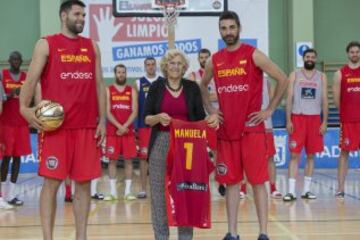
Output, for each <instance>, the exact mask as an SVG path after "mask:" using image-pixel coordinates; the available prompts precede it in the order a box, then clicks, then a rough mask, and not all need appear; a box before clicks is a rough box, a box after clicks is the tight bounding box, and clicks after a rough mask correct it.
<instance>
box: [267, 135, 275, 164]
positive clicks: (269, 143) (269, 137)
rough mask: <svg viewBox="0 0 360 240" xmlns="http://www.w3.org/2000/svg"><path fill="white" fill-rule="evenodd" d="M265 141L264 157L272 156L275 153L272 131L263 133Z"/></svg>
mask: <svg viewBox="0 0 360 240" xmlns="http://www.w3.org/2000/svg"><path fill="white" fill-rule="evenodd" d="M265 141H266V158H269V157H273V156H274V155H275V154H276V148H275V142H274V134H273V133H272V132H267V133H265Z"/></svg>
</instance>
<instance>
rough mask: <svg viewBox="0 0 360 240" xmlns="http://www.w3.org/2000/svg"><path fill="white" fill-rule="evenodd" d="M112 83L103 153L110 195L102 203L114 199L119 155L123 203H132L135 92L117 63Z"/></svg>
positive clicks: (123, 70) (135, 112)
mask: <svg viewBox="0 0 360 240" xmlns="http://www.w3.org/2000/svg"><path fill="white" fill-rule="evenodd" d="M114 74H115V83H114V84H112V85H110V86H109V87H108V88H107V91H106V93H107V94H106V95H107V104H106V106H107V107H106V109H107V111H106V113H107V114H106V115H107V119H108V124H107V130H106V132H107V138H106V154H107V157H108V158H109V159H110V162H109V178H110V179H109V181H110V195H108V196H106V197H105V198H104V200H105V201H112V200H117V199H118V195H117V186H116V181H117V179H116V175H117V161H118V160H119V156H120V155H122V156H123V158H124V164H125V192H124V199H125V200H135V199H136V197H135V196H134V195H133V194H132V193H131V184H132V172H133V166H132V160H133V158H135V157H136V143H135V132H134V123H133V122H134V120H135V118H136V116H137V113H138V103H137V92H136V90H135V89H134V88H132V87H131V86H129V85H127V84H126V67H125V65H123V64H118V65H116V66H115V68H114Z"/></svg>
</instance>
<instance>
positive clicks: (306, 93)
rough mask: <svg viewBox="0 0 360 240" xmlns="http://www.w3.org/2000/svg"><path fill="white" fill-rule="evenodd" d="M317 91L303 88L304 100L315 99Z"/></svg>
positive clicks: (302, 96) (302, 95)
mask: <svg viewBox="0 0 360 240" xmlns="http://www.w3.org/2000/svg"><path fill="white" fill-rule="evenodd" d="M315 97H316V89H315V88H301V98H302V99H315Z"/></svg>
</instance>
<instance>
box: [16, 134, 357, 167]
mask: <svg viewBox="0 0 360 240" xmlns="http://www.w3.org/2000/svg"><path fill="white" fill-rule="evenodd" d="M274 138H275V139H274V140H275V145H276V155H275V156H274V160H275V163H276V166H277V168H287V167H288V162H289V159H290V153H289V150H288V149H289V148H288V135H287V132H286V130H285V129H275V130H274ZM338 141H339V129H338V128H329V129H328V132H327V133H326V135H325V138H324V143H325V147H324V151H323V152H321V153H319V154H316V156H315V168H337V161H338V158H339V155H340V148H339V146H338ZM31 148H32V151H33V154H30V155H28V156H24V157H22V158H21V169H20V172H21V173H34V172H37V169H38V164H39V160H38V159H37V156H38V155H37V134H31ZM359 158H360V156H359V152H352V153H350V157H349V168H359V167H360V161H359ZM304 164H305V154H303V155H302V160H301V164H300V167H304Z"/></svg>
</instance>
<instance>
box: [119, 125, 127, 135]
mask: <svg viewBox="0 0 360 240" xmlns="http://www.w3.org/2000/svg"><path fill="white" fill-rule="evenodd" d="M128 132H129V129H128V128H127V127H124V126H120V127H118V129H117V131H116V135H118V136H122V135H124V134H126V133H128Z"/></svg>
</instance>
